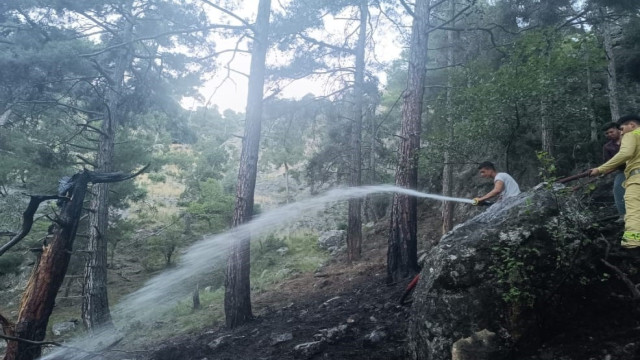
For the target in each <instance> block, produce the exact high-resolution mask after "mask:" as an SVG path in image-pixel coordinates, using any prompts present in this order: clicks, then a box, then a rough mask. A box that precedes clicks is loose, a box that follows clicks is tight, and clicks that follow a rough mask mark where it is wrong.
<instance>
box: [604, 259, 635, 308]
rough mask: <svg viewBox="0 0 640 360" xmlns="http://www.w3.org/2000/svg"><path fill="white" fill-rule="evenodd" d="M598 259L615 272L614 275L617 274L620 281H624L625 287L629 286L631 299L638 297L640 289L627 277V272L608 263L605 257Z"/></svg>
mask: <svg viewBox="0 0 640 360" xmlns="http://www.w3.org/2000/svg"><path fill="white" fill-rule="evenodd" d="M600 261H602V263H603V264H605V265H606V266H607V267H608V268H609V269H611V270H613V271H614V272H615V273H616V275H618V277H619V278H620V280H622V282H624V283H625V285H627V287H628V288H629V291H631V295H632V296H633V300H638V299H640V290H638V285H636V284H634V283H633V281H631V279H629V277H628V276H627V274H625V273H624V271H622V270H620V269H619V268H618V267H617V266H615V265H612V264H610V263H609V262H607V260H605V259H600ZM639 285H640V284H639Z"/></svg>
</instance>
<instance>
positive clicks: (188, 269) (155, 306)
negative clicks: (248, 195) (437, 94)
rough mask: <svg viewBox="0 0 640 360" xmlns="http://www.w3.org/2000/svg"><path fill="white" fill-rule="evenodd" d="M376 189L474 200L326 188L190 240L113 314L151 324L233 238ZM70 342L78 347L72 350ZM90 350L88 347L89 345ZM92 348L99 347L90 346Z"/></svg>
mask: <svg viewBox="0 0 640 360" xmlns="http://www.w3.org/2000/svg"><path fill="white" fill-rule="evenodd" d="M377 193H399V194H403V195H409V196H415V197H419V198H426V199H433V200H439V201H454V202H460V203H465V204H473V200H470V199H466V198H456V197H449V196H442V195H435V194H427V193H423V192H419V191H416V190H409V189H404V188H401V187H397V186H392V185H375V186H361V187H352V188H340V189H334V190H330V191H328V192H327V193H325V194H323V195H321V196H317V197H314V198H309V199H306V200H301V201H298V202H295V203H291V204H288V205H285V206H282V207H280V208H277V209H274V210H270V211H267V212H265V213H263V214H261V215H259V216H257V217H256V218H254V219H252V220H251V221H249V222H247V223H245V224H243V225H240V226H238V227H235V228H233V229H230V230H229V231H227V232H224V233H222V234H218V235H211V236H207V237H205V238H204V239H202V240H200V241H198V242H196V243H195V244H193V245H191V246H190V247H189V248H188V249H187V250H186V251H185V252H184V253H183V255H182V257H181V261H180V264H179V265H178V266H177V267H176V268H174V269H171V270H168V271H165V272H163V273H162V274H159V275H157V276H155V277H153V278H151V279H149V280H148V281H147V283H146V284H145V285H144V286H143V287H142V288H140V289H138V290H136V291H135V292H133V293H131V294H129V295H127V296H125V297H124V299H122V300H121V301H120V302H119V303H118V304H116V305H115V307H114V308H113V311H112V317H113V319H114V320H115V321H116V322H121V324H120V325H121V326H122V327H123V328H126V327H127V325H129V324H134V323H143V324H144V323H148V322H150V321H152V320H153V319H154V317H156V316H157V315H158V314H161V313H162V312H164V311H166V310H168V309H170V308H171V307H172V306H175V304H177V303H178V302H179V301H180V300H182V299H184V296H185V294H189V293H190V292H191V289H193V285H194V284H193V282H194V281H195V280H194V279H195V277H196V275H199V274H202V273H205V272H206V271H208V270H210V269H211V268H212V266H213V264H216V263H220V262H222V261H224V260H225V259H226V258H227V252H228V251H229V249H230V248H231V246H232V245H233V243H234V241H236V240H237V239H242V238H255V237H258V236H260V235H262V234H265V233H269V232H272V231H274V230H276V229H277V228H278V227H281V226H282V225H284V224H288V223H291V222H294V221H295V220H298V219H300V218H302V217H303V216H309V215H310V214H313V213H315V212H318V211H321V210H323V209H324V207H325V205H326V204H329V203H334V202H337V201H344V200H349V199H355V198H361V197H365V196H367V195H371V194H377ZM121 337H122V335H121V334H119V333H118V332H117V330H114V329H109V330H105V331H103V332H100V333H94V334H93V335H92V336H90V337H89V336H86V337H83V338H80V339H76V340H74V341H72V342H71V343H70V347H69V348H61V349H57V350H56V351H54V352H52V353H51V354H48V355H46V356H44V357H43V359H81V358H85V357H86V355H87V354H86V353H83V352H81V351H79V349H97V348H104V347H105V346H106V345H108V344H111V343H114V342H115V341H116V340H118V339H120V338H121ZM71 347H72V348H73V350H71ZM87 351H89V350H87ZM91 351H92V352H93V351H95V350H91Z"/></svg>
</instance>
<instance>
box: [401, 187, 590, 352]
mask: <svg viewBox="0 0 640 360" xmlns="http://www.w3.org/2000/svg"><path fill="white" fill-rule="evenodd" d="M579 208H580V207H579V206H578V205H577V202H576V201H572V200H571V199H570V198H569V197H566V196H564V195H562V194H559V193H557V192H555V191H553V190H538V191H536V192H534V193H532V194H531V193H525V194H521V195H520V196H518V197H515V198H511V199H508V200H507V201H505V202H503V203H501V204H496V205H494V206H492V207H490V208H489V209H487V211H485V212H483V213H482V214H480V215H478V216H476V217H474V218H472V219H471V220H469V221H467V222H465V223H464V224H461V225H459V226H457V227H456V228H454V229H453V230H452V231H451V232H449V233H448V234H447V235H445V236H444V237H443V238H442V239H441V241H440V243H439V244H438V245H437V246H435V247H434V248H432V249H431V250H430V251H429V253H428V254H427V256H426V258H425V260H424V263H423V269H422V273H421V278H420V282H419V283H418V286H417V287H416V290H415V293H414V302H413V307H412V310H411V317H410V323H409V332H408V337H409V352H410V355H411V357H412V358H413V359H420V360H422V359H428V360H449V359H452V353H453V356H454V357H455V358H456V359H492V360H499V359H504V358H509V357H512V356H513V355H514V353H518V352H522V351H526V350H527V347H531V346H536V345H537V344H538V342H539V339H541V336H542V334H543V333H544V332H545V331H548V330H549V329H550V328H553V326H554V321H561V320H560V319H561V318H562V316H564V315H566V314H567V313H568V312H571V311H575V310H571V309H570V306H569V305H567V304H570V303H571V301H568V298H569V297H580V296H583V295H585V284H587V283H589V282H591V281H594V282H595V281H599V279H598V276H597V275H596V267H597V266H598V263H599V257H600V255H601V254H602V252H601V251H602V249H599V248H597V246H595V245H593V244H591V243H590V240H589V238H593V236H589V234H587V233H586V231H587V230H583V229H588V228H589V225H590V224H591V222H592V220H593V219H591V218H590V216H588V215H585V213H584V212H582V211H581V210H579ZM488 334H490V335H491V336H488ZM454 344H455V346H454ZM469 349H472V350H469ZM469 351H475V352H476V353H475V354H469Z"/></svg>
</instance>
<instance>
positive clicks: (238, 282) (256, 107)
mask: <svg viewBox="0 0 640 360" xmlns="http://www.w3.org/2000/svg"><path fill="white" fill-rule="evenodd" d="M270 11H271V0H260V2H259V4H258V15H257V17H256V23H255V25H254V26H255V33H254V42H253V50H252V51H251V69H250V74H249V91H248V94H247V111H246V122H245V131H244V138H243V139H242V154H241V155H240V169H239V170H238V182H237V190H236V204H235V210H234V213H233V226H238V225H241V224H243V223H245V222H247V221H249V220H250V219H251V216H252V215H253V195H254V191H255V185H256V175H257V167H258V150H259V146H260V128H261V125H262V124H261V123H262V98H263V95H264V75H265V59H266V54H267V48H268V40H269V39H268V34H269V15H270ZM250 241H251V239H249V238H242V239H237V240H236V242H235V243H234V245H233V248H232V249H231V253H230V254H229V259H228V260H227V271H226V276H225V293H224V314H225V320H226V325H227V327H229V328H235V327H237V326H239V325H242V324H244V323H246V322H248V321H249V320H251V318H252V317H253V315H252V313H251V289H250V280H249V274H250V270H251V267H250V263H249V260H250V256H249V255H250V254H249V250H250V247H249V245H250Z"/></svg>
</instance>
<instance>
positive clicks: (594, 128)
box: [584, 46, 598, 142]
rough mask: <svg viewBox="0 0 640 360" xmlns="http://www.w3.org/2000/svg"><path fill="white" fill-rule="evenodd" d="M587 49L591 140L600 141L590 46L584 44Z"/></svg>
mask: <svg viewBox="0 0 640 360" xmlns="http://www.w3.org/2000/svg"><path fill="white" fill-rule="evenodd" d="M584 49H585V59H584V62H585V72H586V77H587V102H588V104H589V116H588V119H589V140H590V141H591V142H596V141H598V123H597V122H596V119H597V116H596V112H595V106H594V104H593V98H594V96H593V82H592V80H591V64H590V61H589V47H588V46H584Z"/></svg>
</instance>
